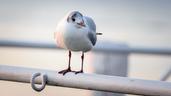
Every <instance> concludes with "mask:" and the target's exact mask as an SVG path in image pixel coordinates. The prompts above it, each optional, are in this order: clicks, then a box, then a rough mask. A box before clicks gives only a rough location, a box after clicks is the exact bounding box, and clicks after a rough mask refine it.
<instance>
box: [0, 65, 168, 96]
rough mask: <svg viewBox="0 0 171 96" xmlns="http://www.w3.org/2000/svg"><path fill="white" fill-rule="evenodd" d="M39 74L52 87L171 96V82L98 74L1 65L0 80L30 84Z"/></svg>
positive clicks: (149, 95) (39, 80)
mask: <svg viewBox="0 0 171 96" xmlns="http://www.w3.org/2000/svg"><path fill="white" fill-rule="evenodd" d="M39 72H40V73H41V74H46V75H47V83H46V84H47V85H51V86H61V87H70V88H79V89H87V90H98V91H106V92H117V93H126V94H138V95H148V96H171V83H169V82H163V81H153V80H140V79H131V78H127V77H118V76H107V75H97V74H82V73H81V74H77V75H75V74H74V73H72V72H70V73H67V74H66V75H64V76H63V75H61V74H58V72H57V71H49V70H43V69H32V68H22V67H12V66H4V65H0V80H7V81H14V82H23V83H30V79H31V78H32V76H33V74H35V73H39ZM35 83H41V78H37V79H36V80H35Z"/></svg>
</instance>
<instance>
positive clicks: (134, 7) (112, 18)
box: [0, 0, 171, 48]
mask: <svg viewBox="0 0 171 96" xmlns="http://www.w3.org/2000/svg"><path fill="white" fill-rule="evenodd" d="M0 2H1V3H0V38H1V39H21V40H38V41H48V42H54V40H53V32H54V31H55V28H56V25H57V23H58V22H59V20H60V19H61V18H62V17H63V16H64V15H65V14H66V13H67V12H68V11H70V10H79V11H80V12H82V13H83V14H84V15H87V16H90V17H92V18H93V19H94V20H95V23H96V25H97V31H98V32H102V33H103V36H101V37H100V38H99V39H100V40H109V41H114V42H126V43H128V44H130V45H132V46H151V47H156V46H157V47H169V48H171V44H170V43H171V42H170V41H171V38H170V36H171V31H170V29H171V19H170V17H171V11H170V10H171V1H170V0H139V1H138V0H129V1H128V0H122V1H121V0H108V2H107V1H106V0H101V1H99V0H88V1H79V0H75V2H73V1H68V0H61V1H57V0H53V1H49V0H29V1H28V0H15V1H14V0H1V1H0Z"/></svg>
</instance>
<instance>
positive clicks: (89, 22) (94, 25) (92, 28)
mask: <svg viewBox="0 0 171 96" xmlns="http://www.w3.org/2000/svg"><path fill="white" fill-rule="evenodd" d="M84 18H85V19H86V23H87V25H88V26H89V28H90V29H91V30H92V31H94V32H96V24H95V23H94V21H93V20H92V19H91V18H90V17H87V16H84Z"/></svg>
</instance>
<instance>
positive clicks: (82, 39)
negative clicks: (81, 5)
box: [54, 11, 102, 75]
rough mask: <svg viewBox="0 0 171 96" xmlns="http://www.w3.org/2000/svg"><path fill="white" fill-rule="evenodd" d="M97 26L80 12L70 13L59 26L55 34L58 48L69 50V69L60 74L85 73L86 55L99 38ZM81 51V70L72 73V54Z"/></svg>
mask: <svg viewBox="0 0 171 96" xmlns="http://www.w3.org/2000/svg"><path fill="white" fill-rule="evenodd" d="M101 34H102V33H96V25H95V23H94V21H93V19H91V18H90V17H88V16H83V15H82V14H81V13H80V12H79V11H71V12H69V13H68V14H67V15H66V16H65V17H64V18H63V19H62V20H61V21H60V22H59V23H58V25H57V27H56V31H55V34H54V37H55V40H56V43H57V46H58V47H61V48H65V49H67V50H69V60H68V68H67V69H65V70H62V71H59V72H58V73H60V74H63V75H65V74H66V73H67V72H75V74H78V73H83V61H84V53H85V52H88V51H90V50H91V49H92V48H93V46H94V45H95V44H96V41H97V36H96V35H101ZM72 51H81V52H82V55H81V70H80V71H72V70H71V66H70V64H71V63H70V62H71V52H72Z"/></svg>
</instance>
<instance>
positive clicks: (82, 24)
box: [77, 21, 85, 27]
mask: <svg viewBox="0 0 171 96" xmlns="http://www.w3.org/2000/svg"><path fill="white" fill-rule="evenodd" d="M77 24H78V25H80V26H82V27H85V24H84V22H83V21H82V22H80V23H77Z"/></svg>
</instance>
